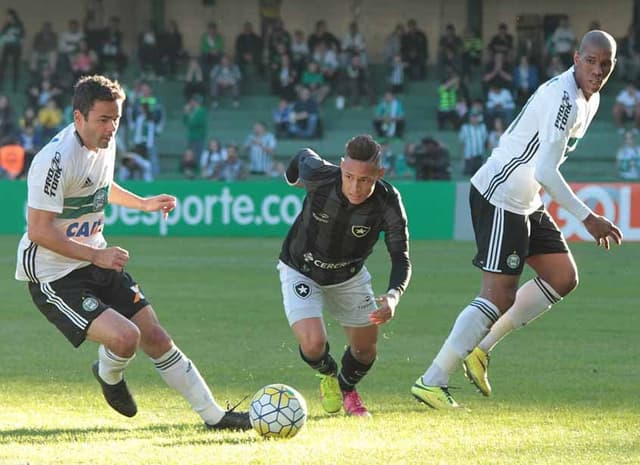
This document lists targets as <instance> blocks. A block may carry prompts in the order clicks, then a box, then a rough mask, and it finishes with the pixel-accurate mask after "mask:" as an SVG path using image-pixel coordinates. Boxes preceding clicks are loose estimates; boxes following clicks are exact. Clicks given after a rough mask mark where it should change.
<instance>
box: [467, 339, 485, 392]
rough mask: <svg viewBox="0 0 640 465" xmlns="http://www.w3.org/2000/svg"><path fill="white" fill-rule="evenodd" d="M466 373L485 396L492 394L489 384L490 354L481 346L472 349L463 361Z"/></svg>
mask: <svg viewBox="0 0 640 465" xmlns="http://www.w3.org/2000/svg"><path fill="white" fill-rule="evenodd" d="M462 368H464V375H465V376H466V377H467V379H468V380H469V381H471V382H472V383H473V384H475V386H476V387H477V388H478V390H479V391H480V392H481V393H482V394H483V395H485V396H487V397H489V396H490V395H491V385H490V384H489V378H488V371H489V354H487V353H485V352H484V351H483V350H482V349H480V348H479V347H476V348H475V349H473V350H472V351H471V353H470V354H469V355H467V357H466V358H465V359H464V361H463V362H462Z"/></svg>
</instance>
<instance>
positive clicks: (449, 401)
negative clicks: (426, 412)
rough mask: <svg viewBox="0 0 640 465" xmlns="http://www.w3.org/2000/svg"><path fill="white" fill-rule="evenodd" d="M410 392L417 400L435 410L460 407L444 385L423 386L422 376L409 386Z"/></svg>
mask: <svg viewBox="0 0 640 465" xmlns="http://www.w3.org/2000/svg"><path fill="white" fill-rule="evenodd" d="M411 394H413V397H415V398H416V399H418V401H419V402H422V403H424V404H427V405H428V406H429V407H431V408H433V409H437V410H447V409H454V408H458V407H460V405H459V404H458V403H457V402H456V401H455V399H454V398H453V397H451V394H449V389H448V388H447V387H446V386H425V384H424V383H423V382H422V377H420V378H418V379H417V380H416V382H415V383H414V384H413V386H412V387H411Z"/></svg>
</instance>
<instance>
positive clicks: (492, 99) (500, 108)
mask: <svg viewBox="0 0 640 465" xmlns="http://www.w3.org/2000/svg"><path fill="white" fill-rule="evenodd" d="M515 110H516V102H514V101H513V96H512V95H511V92H510V91H509V89H507V88H505V87H500V86H499V85H498V84H497V83H493V84H491V87H489V93H488V94H487V106H486V109H485V115H486V117H487V124H489V125H490V126H491V125H492V124H493V120H494V118H500V119H502V121H504V124H506V125H507V126H508V125H509V123H511V120H512V119H513V114H514V112H515Z"/></svg>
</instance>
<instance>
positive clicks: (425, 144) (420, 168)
mask: <svg viewBox="0 0 640 465" xmlns="http://www.w3.org/2000/svg"><path fill="white" fill-rule="evenodd" d="M405 156H406V162H407V164H408V165H409V166H411V167H413V169H414V170H415V177H416V180H417V181H441V180H448V179H451V155H450V154H449V151H448V150H447V148H446V147H444V146H443V145H442V144H440V142H438V141H437V140H436V139H434V138H433V137H425V138H424V139H422V140H421V141H420V143H419V144H417V145H415V146H414V148H413V149H412V148H411V147H410V146H409V147H406V148H405Z"/></svg>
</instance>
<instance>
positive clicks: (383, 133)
mask: <svg viewBox="0 0 640 465" xmlns="http://www.w3.org/2000/svg"><path fill="white" fill-rule="evenodd" d="M373 127H374V129H375V131H376V134H377V135H378V137H398V138H400V139H401V138H402V136H403V134H404V128H405V115H404V107H403V105H402V102H401V101H400V100H398V99H397V98H396V96H395V95H394V93H393V91H392V90H390V89H389V90H387V91H386V92H385V94H384V97H383V98H382V100H381V101H380V103H378V106H377V107H376V110H375V114H374V118H373Z"/></svg>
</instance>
